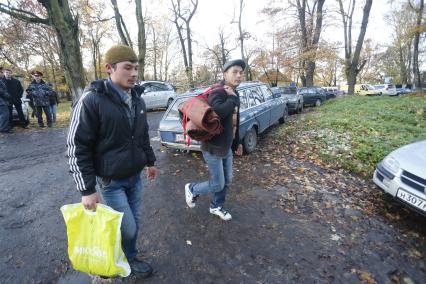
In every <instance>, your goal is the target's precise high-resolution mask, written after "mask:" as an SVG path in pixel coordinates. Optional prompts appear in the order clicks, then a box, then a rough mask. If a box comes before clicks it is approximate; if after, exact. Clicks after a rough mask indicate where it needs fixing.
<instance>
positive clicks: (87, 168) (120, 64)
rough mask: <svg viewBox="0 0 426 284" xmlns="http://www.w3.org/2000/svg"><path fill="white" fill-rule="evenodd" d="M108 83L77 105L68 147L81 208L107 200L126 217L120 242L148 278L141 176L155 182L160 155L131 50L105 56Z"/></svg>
mask: <svg viewBox="0 0 426 284" xmlns="http://www.w3.org/2000/svg"><path fill="white" fill-rule="evenodd" d="M105 62H106V69H107V72H108V73H109V75H110V76H109V79H107V80H97V81H94V82H92V83H91V84H90V87H89V88H87V89H86V90H85V91H84V93H83V95H82V96H81V98H80V99H79V100H78V102H77V103H76V105H75V106H74V109H73V113H72V119H71V123H70V125H71V126H70V129H69V132H68V139H67V147H68V156H69V164H70V170H71V172H72V173H73V176H74V181H75V183H76V185H77V189H78V190H79V191H80V193H81V195H82V197H81V203H82V204H83V206H84V207H85V208H86V209H87V210H93V209H95V208H96V204H97V203H99V202H100V201H101V196H102V198H103V201H104V202H105V203H106V204H107V205H108V206H110V207H112V208H113V209H115V210H117V211H119V212H123V213H124V214H123V221H122V224H121V240H122V247H123V251H124V254H125V255H126V258H127V260H128V261H129V264H130V268H131V269H132V273H133V274H135V275H136V276H138V277H141V278H145V277H148V276H150V275H151V273H152V268H151V266H150V265H149V264H148V263H147V262H145V261H143V260H142V259H140V258H138V257H137V253H138V251H137V248H136V243H137V238H138V231H139V225H140V219H141V214H140V206H141V201H142V200H141V194H142V184H141V177H140V175H141V171H142V170H143V169H144V168H145V167H146V169H147V174H148V179H150V180H152V179H155V178H156V176H157V168H156V167H155V166H154V162H155V155H154V151H153V150H152V147H151V145H150V140H149V132H148V121H147V112H146V106H145V103H144V101H143V99H142V98H141V97H140V96H139V95H138V94H137V93H136V91H135V90H134V89H133V87H134V85H135V83H136V80H137V76H138V66H139V65H138V57H137V56H136V54H135V52H134V51H133V50H132V49H131V48H130V47H128V46H125V45H116V46H113V47H111V48H110V49H109V50H108V51H107V52H106V54H105Z"/></svg>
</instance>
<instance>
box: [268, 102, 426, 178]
mask: <svg viewBox="0 0 426 284" xmlns="http://www.w3.org/2000/svg"><path fill="white" fill-rule="evenodd" d="M273 135H274V136H275V138H276V140H277V141H278V143H280V144H287V145H290V148H292V149H290V150H291V151H292V153H295V154H297V155H301V154H303V155H304V156H307V157H308V158H311V159H314V160H320V161H322V162H325V163H327V164H330V165H334V166H338V167H343V168H345V169H348V170H350V171H353V172H356V173H358V174H361V175H364V176H371V174H372V172H373V171H374V168H375V166H376V165H377V163H378V162H380V160H381V159H383V158H384V157H385V156H386V155H387V154H388V153H390V152H391V151H392V150H394V149H396V148H398V147H400V146H402V145H405V144H409V143H412V142H415V141H420V140H424V139H426V97H425V96H407V97H358V96H348V97H343V98H339V99H336V100H332V101H329V102H327V103H325V104H324V105H323V106H321V107H320V108H316V109H314V111H311V112H308V113H306V114H305V115H303V116H299V117H297V118H296V119H295V120H293V121H291V122H290V123H289V124H285V125H283V126H282V127H280V128H279V130H278V131H277V132H276V133H274V134H273Z"/></svg>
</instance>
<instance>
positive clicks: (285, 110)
mask: <svg viewBox="0 0 426 284" xmlns="http://www.w3.org/2000/svg"><path fill="white" fill-rule="evenodd" d="M287 117H288V107H287V105H286V106H285V108H284V113H283V116H282V117H281V118H280V119H279V120H278V122H279V123H284V122H285V121H286V120H287Z"/></svg>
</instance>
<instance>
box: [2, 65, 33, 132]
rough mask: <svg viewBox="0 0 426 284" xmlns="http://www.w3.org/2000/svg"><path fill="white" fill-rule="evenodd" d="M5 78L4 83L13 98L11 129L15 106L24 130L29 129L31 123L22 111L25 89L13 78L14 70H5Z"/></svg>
mask: <svg viewBox="0 0 426 284" xmlns="http://www.w3.org/2000/svg"><path fill="white" fill-rule="evenodd" d="M3 74H4V78H3V79H2V80H3V83H4V84H5V85H6V87H7V91H8V93H9V95H10V97H11V103H10V105H9V123H10V128H13V106H15V109H16V112H17V113H18V117H19V122H20V124H21V126H22V127H23V128H28V124H29V122H28V121H27V119H26V118H25V116H24V112H23V111H22V101H21V98H22V94H23V93H24V88H22V85H21V82H20V81H19V80H18V79H15V78H13V77H12V69H10V68H4V69H3Z"/></svg>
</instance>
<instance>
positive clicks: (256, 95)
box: [158, 82, 288, 153]
mask: <svg viewBox="0 0 426 284" xmlns="http://www.w3.org/2000/svg"><path fill="white" fill-rule="evenodd" d="M237 90H238V92H239V94H240V103H241V105H240V128H239V129H240V131H239V134H240V137H241V140H242V144H243V147H244V152H245V153H251V152H253V151H254V149H255V148H256V145H257V135H258V134H260V133H262V132H263V131H265V130H266V129H267V128H269V127H270V126H271V125H273V124H275V123H277V122H280V123H284V121H285V120H286V119H287V116H288V107H287V99H285V98H283V97H278V98H276V97H274V95H273V93H272V91H271V89H269V87H268V86H266V85H265V84H263V83H258V82H253V83H242V84H241V85H240V86H239V87H238V88H237ZM203 91H204V89H201V90H195V91H192V92H189V93H187V94H184V95H181V96H178V97H177V98H176V100H174V101H173V103H172V104H171V105H170V106H169V108H168V109H167V111H166V112H165V113H164V116H163V118H162V119H161V121H160V125H159V128H158V131H159V134H160V139H161V144H162V145H163V146H166V147H170V148H175V149H184V150H197V151H199V150H200V143H199V142H198V141H195V140H191V141H190V143H188V140H187V138H188V137H185V136H184V134H183V128H182V124H181V122H180V117H179V112H178V108H179V106H180V105H181V104H182V103H184V102H185V101H186V100H188V99H190V98H192V97H194V96H196V95H198V94H201V93H203ZM185 138H186V139H185Z"/></svg>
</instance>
